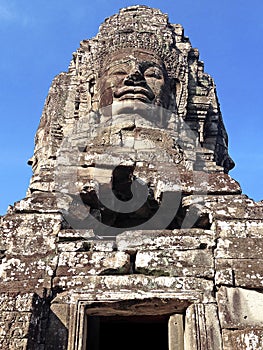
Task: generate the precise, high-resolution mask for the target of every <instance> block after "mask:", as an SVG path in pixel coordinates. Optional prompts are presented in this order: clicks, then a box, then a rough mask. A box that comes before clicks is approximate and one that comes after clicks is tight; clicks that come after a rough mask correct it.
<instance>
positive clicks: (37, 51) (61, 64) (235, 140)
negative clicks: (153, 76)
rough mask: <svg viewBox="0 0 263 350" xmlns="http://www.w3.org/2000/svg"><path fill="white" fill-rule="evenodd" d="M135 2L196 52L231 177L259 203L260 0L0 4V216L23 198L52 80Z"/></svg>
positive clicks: (262, 117)
mask: <svg viewBox="0 0 263 350" xmlns="http://www.w3.org/2000/svg"><path fill="white" fill-rule="evenodd" d="M137 4H141V5H148V6H151V7H155V8H159V9H160V10H162V12H164V13H167V14H168V15H169V18H170V22H171V23H180V24H182V25H183V27H184V29H185V34H186V35H187V36H189V38H190V41H191V43H192V46H193V47H197V48H198V49H199V51H200V58H201V60H203V61H204V63H205V71H206V72H207V73H209V74H210V75H212V77H213V78H214V80H215V83H216V86H217V93H218V97H219V102H220V105H221V110H222V113H223V118H224V122H225V125H226V128H227V132H228V135H229V149H230V155H231V157H232V158H233V160H234V161H235V163H236V167H235V168H234V169H233V170H232V171H231V172H230V175H231V176H232V177H233V178H235V179H236V180H237V181H238V182H239V183H240V184H241V187H242V189H243V193H244V194H247V195H248V196H249V197H251V198H253V199H255V200H261V199H263V176H262V174H263V151H262V150H263V137H262V135H263V99H262V91H263V89H262V84H263V69H262V61H263V21H262V13H263V2H262V0H251V1H249V2H248V1H244V0H231V1H229V0H220V1H218V2H216V1H211V0H183V1H182V0H180V1H176V0H166V1H163V0H152V1H151V0H144V2H138V1H124V0H93V1H87V0H78V1H75V0H74V1H73V0H56V1H51V0H34V1H32V0H31V1H30V0H0V38H1V44H0V45H1V46H0V47H1V54H0V76H1V80H0V118H1V129H0V133H1V135H0V152H1V157H0V166H1V173H0V214H4V213H5V212H6V209H7V206H8V205H9V204H13V203H14V202H15V201H18V200H20V199H22V198H23V197H25V194H26V190H27V187H28V185H29V179H30V177H31V168H30V167H29V166H28V165H27V164H26V163H27V160H28V159H29V158H30V157H31V156H32V154H33V149H34V135H35V132H36V130H37V127H38V124H39V120H40V116H41V112H42V109H43V105H44V101H45V98H46V96H47V93H48V89H49V87H50V84H51V81H52V80H53V78H54V76H55V75H57V74H58V73H60V72H62V71H67V69H68V65H69V62H70V60H71V57H72V52H74V51H75V50H76V49H77V48H78V47H79V42H80V41H81V40H83V39H88V38H91V37H93V36H94V35H96V33H97V31H98V27H99V25H100V24H101V23H102V22H103V21H104V19H105V18H106V17H109V16H111V15H113V14H114V13H116V12H118V10H119V9H120V8H122V7H126V6H130V5H137Z"/></svg>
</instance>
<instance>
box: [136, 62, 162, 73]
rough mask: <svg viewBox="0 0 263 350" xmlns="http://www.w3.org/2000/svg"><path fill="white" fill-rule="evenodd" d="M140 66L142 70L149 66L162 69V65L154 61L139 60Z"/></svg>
mask: <svg viewBox="0 0 263 350" xmlns="http://www.w3.org/2000/svg"><path fill="white" fill-rule="evenodd" d="M140 67H141V69H142V71H143V72H144V71H145V70H146V69H148V68H151V67H155V68H159V69H160V70H162V68H163V67H162V65H160V64H158V63H156V62H152V61H145V62H141V63H140Z"/></svg>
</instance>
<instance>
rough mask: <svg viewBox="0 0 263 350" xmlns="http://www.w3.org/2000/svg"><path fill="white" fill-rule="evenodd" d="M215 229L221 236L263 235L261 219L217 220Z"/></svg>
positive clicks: (254, 236)
mask: <svg viewBox="0 0 263 350" xmlns="http://www.w3.org/2000/svg"><path fill="white" fill-rule="evenodd" d="M215 229H216V232H217V234H218V236H219V237H221V238H225V237H236V238H238V237H240V238H246V237H249V238H261V237H263V220H231V221H220V220H217V221H216V223H215Z"/></svg>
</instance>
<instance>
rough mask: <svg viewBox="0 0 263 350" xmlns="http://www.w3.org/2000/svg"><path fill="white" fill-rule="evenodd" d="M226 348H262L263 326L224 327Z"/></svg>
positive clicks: (257, 349)
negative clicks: (244, 327) (248, 327)
mask: <svg viewBox="0 0 263 350" xmlns="http://www.w3.org/2000/svg"><path fill="white" fill-rule="evenodd" d="M222 335H223V344H224V350H243V349H244V350H262V349H263V328H259V329H257V328H256V329H244V330H226V329H223V333H222Z"/></svg>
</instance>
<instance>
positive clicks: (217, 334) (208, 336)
mask: <svg viewBox="0 0 263 350" xmlns="http://www.w3.org/2000/svg"><path fill="white" fill-rule="evenodd" d="M184 349H185V350H192V349H202V350H222V340H221V329H220V324H219V321H218V317H217V306H216V305H213V304H207V305H200V304H196V305H191V306H189V307H188V309H187V310H186V316H185V347H184Z"/></svg>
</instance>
